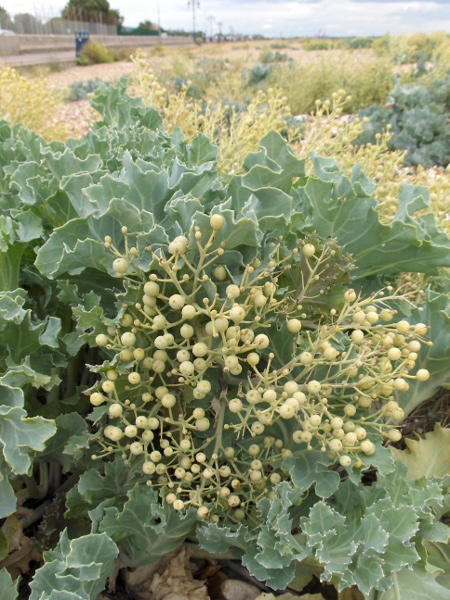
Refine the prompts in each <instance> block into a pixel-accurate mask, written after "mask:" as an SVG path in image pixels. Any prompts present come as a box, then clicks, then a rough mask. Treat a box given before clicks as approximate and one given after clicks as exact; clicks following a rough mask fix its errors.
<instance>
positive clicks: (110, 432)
mask: <svg viewBox="0 0 450 600" xmlns="http://www.w3.org/2000/svg"><path fill="white" fill-rule="evenodd" d="M103 433H104V435H105V437H107V438H108V439H110V440H111V441H113V442H118V441H119V440H121V439H122V438H123V435H124V433H123V431H122V430H121V429H120V428H119V427H114V426H113V425H108V426H107V427H105V430H104V431H103Z"/></svg>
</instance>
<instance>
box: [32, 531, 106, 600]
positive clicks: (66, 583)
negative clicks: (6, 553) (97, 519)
mask: <svg viewBox="0 0 450 600" xmlns="http://www.w3.org/2000/svg"><path fill="white" fill-rule="evenodd" d="M117 555H118V549H117V546H116V544H115V543H114V542H113V541H112V540H111V538H110V537H109V536H108V535H106V534H105V533H100V534H99V533H90V534H89V535H86V536H83V537H80V538H77V539H74V540H69V538H68V535H67V531H64V532H63V534H62V536H61V540H60V542H59V544H58V546H57V547H56V548H55V549H54V550H51V551H50V552H46V553H45V554H44V559H45V564H44V566H42V567H41V568H40V569H38V570H37V571H36V575H35V576H34V578H33V581H32V582H31V583H30V587H31V596H30V600H47V599H49V598H52V594H55V592H58V594H56V595H54V596H53V598H55V600H56V599H58V600H62V599H63V598H67V599H69V598H71V599H72V598H73V599H74V600H75V599H77V600H78V599H80V600H95V598H96V596H97V594H99V593H100V592H101V591H102V590H103V589H104V587H105V581H106V577H107V576H108V575H109V574H110V573H111V572H112V570H113V567H114V560H115V559H116V557H117Z"/></svg>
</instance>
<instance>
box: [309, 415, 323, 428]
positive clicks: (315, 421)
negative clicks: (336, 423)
mask: <svg viewBox="0 0 450 600" xmlns="http://www.w3.org/2000/svg"><path fill="white" fill-rule="evenodd" d="M308 420H309V422H310V423H311V425H312V426H313V427H319V425H320V424H321V423H322V417H321V416H320V415H311V416H310V417H309V419H308Z"/></svg>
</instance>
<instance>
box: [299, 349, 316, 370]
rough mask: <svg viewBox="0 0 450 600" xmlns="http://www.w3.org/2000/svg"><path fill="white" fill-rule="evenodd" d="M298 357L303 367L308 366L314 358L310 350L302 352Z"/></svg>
mask: <svg viewBox="0 0 450 600" xmlns="http://www.w3.org/2000/svg"><path fill="white" fill-rule="evenodd" d="M298 358H299V360H300V363H301V364H302V365H303V366H305V367H308V366H309V365H310V364H311V363H312V361H313V360H314V359H313V356H312V354H311V353H310V352H302V353H301V354H300V356H299V357H298Z"/></svg>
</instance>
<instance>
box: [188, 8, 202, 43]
mask: <svg viewBox="0 0 450 600" xmlns="http://www.w3.org/2000/svg"><path fill="white" fill-rule="evenodd" d="M189 5H191V6H192V25H193V27H192V30H193V31H192V37H193V38H194V42H195V33H196V32H195V9H196V8H200V2H199V0H190V2H188V6H189Z"/></svg>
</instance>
